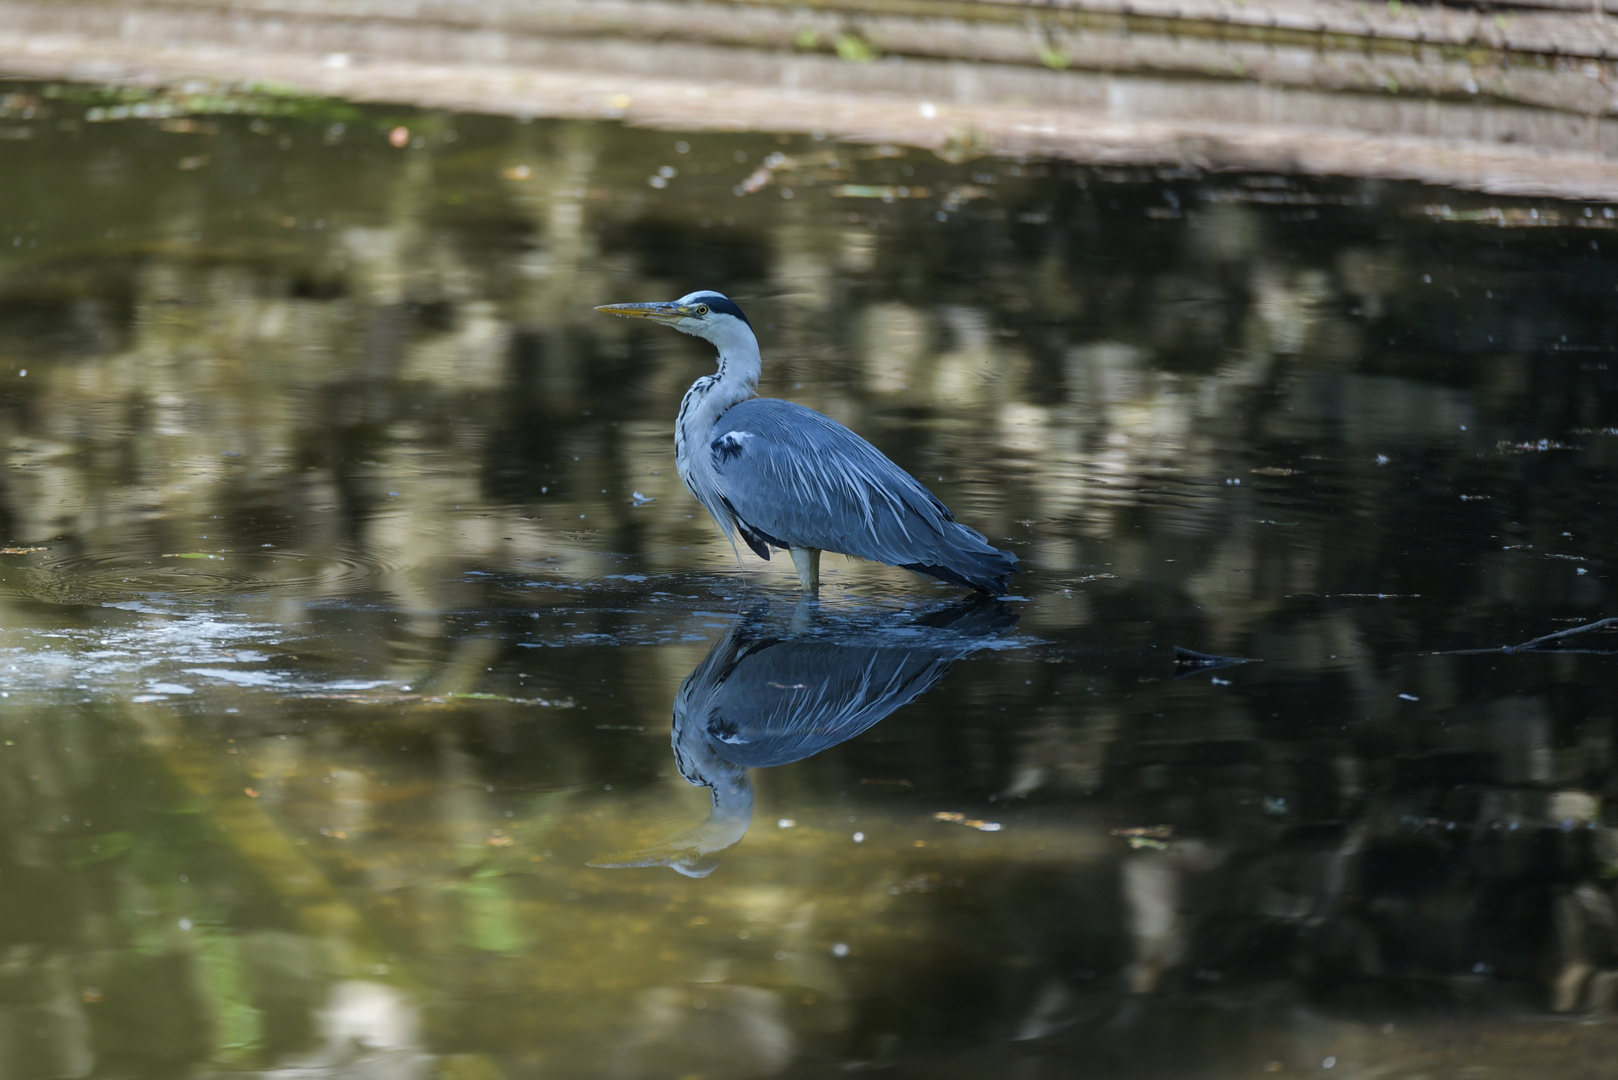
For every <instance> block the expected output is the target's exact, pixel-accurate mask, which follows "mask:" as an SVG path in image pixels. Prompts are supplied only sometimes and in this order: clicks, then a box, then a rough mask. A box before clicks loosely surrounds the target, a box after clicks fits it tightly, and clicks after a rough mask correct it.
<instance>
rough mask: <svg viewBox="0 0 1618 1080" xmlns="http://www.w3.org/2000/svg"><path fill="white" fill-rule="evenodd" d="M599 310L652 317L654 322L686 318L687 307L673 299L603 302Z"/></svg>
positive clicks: (627, 317)
mask: <svg viewBox="0 0 1618 1080" xmlns="http://www.w3.org/2000/svg"><path fill="white" fill-rule="evenodd" d="M596 310H597V311H605V312H606V313H607V314H608V315H622V316H623V317H624V318H626V319H651V320H652V321H653V322H660V323H674V322H679V321H680V320H681V319H683V318H685V316H686V314H687V312H686V309H685V308H683V307H681V306H680V305H679V304H676V303H673V302H672V301H663V302H660V303H656V304H602V305H601V306H600V307H598V308H596Z"/></svg>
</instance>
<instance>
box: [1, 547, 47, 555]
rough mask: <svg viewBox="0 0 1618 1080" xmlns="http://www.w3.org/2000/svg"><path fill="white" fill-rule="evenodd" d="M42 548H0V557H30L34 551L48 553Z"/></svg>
mask: <svg viewBox="0 0 1618 1080" xmlns="http://www.w3.org/2000/svg"><path fill="white" fill-rule="evenodd" d="M49 550H50V548H43V547H8V548H0V555H31V554H33V553H34V552H36V551H49Z"/></svg>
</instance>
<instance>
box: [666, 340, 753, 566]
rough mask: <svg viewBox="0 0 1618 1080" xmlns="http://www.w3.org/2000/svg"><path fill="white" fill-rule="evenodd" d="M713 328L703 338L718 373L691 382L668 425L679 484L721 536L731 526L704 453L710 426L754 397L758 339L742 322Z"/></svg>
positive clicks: (715, 476)
mask: <svg viewBox="0 0 1618 1080" xmlns="http://www.w3.org/2000/svg"><path fill="white" fill-rule="evenodd" d="M727 321H729V322H730V324H731V325H728V326H725V327H723V328H716V332H715V333H714V334H713V335H712V336H710V337H709V338H708V340H709V341H712V342H713V344H714V345H715V347H717V348H718V350H719V370H718V371H717V372H715V373H714V374H712V375H704V376H703V377H702V378H700V379H698V380H697V381H696V382H694V383H692V384H691V389H689V390H687V391H686V392H685V399H684V400H683V401H681V402H680V417H679V419H678V420H676V421H675V425H674V463H675V466H676V468H677V469H678V470H679V473H680V479H682V480H684V481H685V486H686V487H688V488H690V489H691V493H692V494H693V495H695V496H696V497H697V500H698V501H699V502H701V503H702V505H703V506H705V507H707V508H708V512H709V513H710V514H712V515H713V518H714V521H715V522H717V523H718V524H719V527H720V530H721V531H722V532H724V533H726V534H727V535H728V534H729V532H730V527H731V523H730V521H729V520H728V516H729V515H728V514H727V513H726V512H725V510H724V509H723V503H722V498H721V496H722V492H721V491H720V485H719V477H718V474H717V473H716V471H715V470H714V467H713V462H712V459H711V457H710V455H709V454H708V453H707V447H708V443H709V442H711V441H712V438H713V429H714V425H716V424H717V423H719V418H720V417H721V416H723V415H725V413H726V411H727V410H729V409H730V408H731V407H732V406H734V405H737V404H739V403H741V402H743V401H746V400H747V399H748V398H751V397H756V396H757V394H758V375H759V368H760V364H761V361H760V358H759V352H758V339H757V338H755V337H754V336H753V331H752V330H750V329H748V327H747V325H746V324H745V323H741V322H736V321H734V320H727Z"/></svg>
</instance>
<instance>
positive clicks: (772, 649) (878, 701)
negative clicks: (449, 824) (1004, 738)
mask: <svg viewBox="0 0 1618 1080" xmlns="http://www.w3.org/2000/svg"><path fill="white" fill-rule="evenodd" d="M800 614H801V613H800ZM802 622H803V620H802V619H801V617H800V618H797V619H794V620H793V622H792V624H791V625H790V626H787V627H777V628H775V630H774V631H772V628H771V626H770V625H769V623H768V622H767V621H766V620H765V618H764V616H763V614H762V612H759V611H755V612H754V613H752V614H750V615H747V616H744V617H743V618H741V619H740V620H739V621H738V622H737V623H736V625H735V626H733V627H731V629H730V631H729V632H728V633H726V634H725V636H724V637H723V638H721V639H720V640H719V642H718V643H717V644H716V645H714V647H713V648H712V649H710V650H709V651H708V655H707V656H705V657H703V660H702V663H700V664H698V665H697V668H696V670H695V671H693V672H692V673H691V674H690V675H688V676H686V679H685V681H684V682H683V683H681V684H680V690H679V693H677V694H676V695H675V697H674V729H673V732H672V736H671V740H670V741H671V742H672V743H673V745H674V760H675V763H676V764H677V765H678V766H679V769H680V775H681V776H683V777H685V779H686V781H687V782H689V783H691V784H695V785H697V786H699V787H706V788H708V789H709V791H710V792H712V794H713V807H712V809H711V810H710V811H709V813H708V819H707V820H706V821H704V822H703V823H702V824H700V825H698V826H696V827H695V828H693V829H687V830H684V831H682V832H679V833H676V834H675V835H673V836H670V837H668V838H667V839H665V840H662V841H660V842H658V843H656V844H653V845H651V846H650V847H647V848H643V849H641V850H638V851H625V852H618V853H616V854H613V855H606V856H603V857H601V858H599V859H594V860H592V861H591V862H590V865H591V866H599V867H634V866H667V867H669V868H671V869H673V870H675V871H678V872H679V873H681V874H684V875H685V876H687V877H706V876H708V875H709V874H710V873H712V872H713V870H714V867H716V866H718V865H719V861H718V859H716V858H715V855H716V854H717V853H718V852H720V851H723V850H724V849H726V848H728V847H730V846H731V845H733V844H735V843H736V842H737V841H739V840H741V838H742V837H743V836H744V835H745V834H746V833H747V827H748V825H749V824H750V823H751V822H752V819H753V785H752V782H751V780H750V779H749V778H748V770H750V769H754V768H762V767H767V766H772V765H788V764H791V763H792V762H794V761H802V760H803V759H805V758H808V757H813V756H814V755H815V754H818V753H820V752H821V751H822V750H829V749H831V748H832V747H834V746H836V745H838V744H839V743H843V742H847V741H848V740H849V739H852V738H854V736H856V735H858V734H860V733H861V732H863V731H866V730H868V729H869V728H870V727H871V726H872V725H874V724H876V723H877V722H878V721H880V720H882V719H883V718H884V717H886V716H887V715H888V714H890V713H892V712H893V711H894V710H895V709H898V708H900V707H901V706H903V705H907V704H909V703H910V702H912V701H914V700H915V699H916V698H918V697H920V696H921V695H922V694H924V693H926V692H927V691H928V690H929V689H930V688H931V687H932V685H933V684H934V683H936V682H937V681H938V680H939V679H941V678H943V677H944V673H945V672H946V671H948V670H949V667H950V665H951V664H953V663H954V662H955V661H956V660H959V659H960V658H961V657H963V656H966V655H967V654H968V653H971V652H975V651H977V650H978V649H981V648H984V647H985V646H987V645H989V644H990V643H991V642H993V641H994V640H995V639H996V638H998V637H1000V636H1002V635H1003V634H1005V633H1006V632H1007V631H1009V630H1010V629H1011V628H1012V627H1013V626H1015V625H1016V623H1017V617H1016V616H1015V615H1013V614H1012V613H1011V612H1009V611H1007V610H1006V608H1005V606H1004V605H1003V604H999V603H994V602H992V601H989V600H985V599H979V600H966V601H961V602H958V603H955V604H951V605H948V606H946V607H942V608H937V609H934V610H932V611H930V612H926V613H924V614H921V615H919V616H918V615H914V614H910V615H905V616H900V617H896V618H892V619H889V620H887V621H885V622H882V623H880V624H877V625H871V624H868V623H867V624H864V625H861V624H858V623H854V622H847V621H845V622H841V623H835V622H826V621H823V622H821V623H819V624H818V625H810V626H808V627H804V626H803V625H802Z"/></svg>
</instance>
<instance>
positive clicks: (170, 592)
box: [0, 548, 400, 604]
mask: <svg viewBox="0 0 1618 1080" xmlns="http://www.w3.org/2000/svg"><path fill="white" fill-rule="evenodd" d="M399 565H400V564H398V563H396V562H390V561H389V560H386V559H381V558H377V557H375V556H373V555H366V554H356V553H352V552H342V553H337V554H314V553H311V552H303V551H292V550H289V549H285V548H266V549H263V550H259V551H183V552H171V553H167V554H150V553H134V552H131V553H122V554H119V553H97V554H92V555H72V556H68V557H66V558H61V559H53V560H50V561H41V562H36V563H30V564H28V565H25V566H24V567H21V568H19V569H17V570H13V571H12V572H10V573H8V574H6V575H5V576H4V578H0V590H3V591H5V592H6V593H9V594H10V595H13V596H24V597H30V598H33V599H38V600H47V601H52V602H55V603H97V604H105V603H110V602H114V601H119V600H128V599H132V598H136V597H149V596H153V595H163V596H198V595H222V594H241V593H252V592H258V591H261V590H270V589H273V590H278V591H279V590H293V591H300V592H304V593H307V594H310V595H332V594H336V595H341V594H345V593H350V592H354V591H357V590H359V589H362V588H366V587H370V586H373V585H375V584H376V583H377V581H379V580H380V579H382V578H384V577H386V576H387V575H389V574H391V573H393V572H395V571H396V570H398V569H399Z"/></svg>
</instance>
